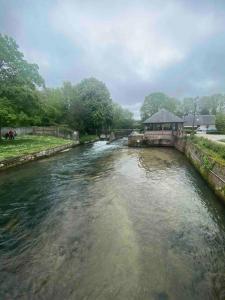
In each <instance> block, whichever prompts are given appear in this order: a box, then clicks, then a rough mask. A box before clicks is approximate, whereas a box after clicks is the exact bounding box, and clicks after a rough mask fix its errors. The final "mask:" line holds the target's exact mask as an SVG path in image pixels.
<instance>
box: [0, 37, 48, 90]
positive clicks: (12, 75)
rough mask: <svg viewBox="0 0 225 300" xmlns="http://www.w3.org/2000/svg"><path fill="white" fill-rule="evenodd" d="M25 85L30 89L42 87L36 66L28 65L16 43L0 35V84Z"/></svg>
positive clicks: (42, 82)
mask: <svg viewBox="0 0 225 300" xmlns="http://www.w3.org/2000/svg"><path fill="white" fill-rule="evenodd" d="M6 83H7V84H10V85H15V84H16V85H18V84H19V85H26V86H28V87H30V88H34V87H35V86H43V85H44V80H43V79H42V77H41V76H40V75H39V73H38V65H36V64H30V63H28V62H27V61H26V60H25V59H24V56H23V54H22V53H21V52H20V51H19V50H18V45H17V44H16V42H15V41H14V40H13V39H12V38H11V37H8V36H7V35H5V36H3V35H2V34H0V84H6Z"/></svg>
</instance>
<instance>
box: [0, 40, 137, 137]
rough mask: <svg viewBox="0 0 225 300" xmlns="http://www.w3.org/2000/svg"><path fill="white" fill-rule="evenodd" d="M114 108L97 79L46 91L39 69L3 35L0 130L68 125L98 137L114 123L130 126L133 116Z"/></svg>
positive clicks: (0, 41)
mask: <svg viewBox="0 0 225 300" xmlns="http://www.w3.org/2000/svg"><path fill="white" fill-rule="evenodd" d="M37 87H42V89H37ZM115 106H116V105H114V104H113V102H112V99H111V96H110V93H109V91H108V89H107V87H106V86H105V84H104V83H103V82H101V81H99V80H97V79H95V78H88V79H84V80H82V81H81V82H80V83H78V84H77V85H72V84H71V83H70V82H64V83H63V85H62V87H59V88H45V87H44V80H43V79H42V78H41V76H40V75H39V73H38V66H37V65H36V64H31V63H28V62H27V61H26V60H25V59H24V55H23V54H22V53H21V52H20V51H19V48H18V45H17V44H16V42H15V41H14V40H13V39H12V38H11V37H8V36H3V35H1V34H0V127H1V126H27V125H29V126H30V125H44V126H49V125H59V124H65V125H69V126H71V127H72V128H74V129H76V130H79V131H80V132H81V133H85V132H87V133H98V134H99V133H100V132H101V131H108V130H110V128H111V127H112V126H114V125H113V124H115V126H119V125H121V126H123V127H126V126H130V124H131V123H132V116H131V113H130V112H128V111H127V110H123V109H122V108H120V109H118V110H114V107H115ZM118 107H119V106H118ZM114 113H115V115H114ZM123 117H124V118H125V119H124V120H122V118H123Z"/></svg>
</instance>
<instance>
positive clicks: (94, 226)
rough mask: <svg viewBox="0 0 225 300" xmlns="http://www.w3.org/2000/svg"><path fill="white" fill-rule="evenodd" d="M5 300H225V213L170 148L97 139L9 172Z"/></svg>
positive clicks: (2, 254) (1, 227)
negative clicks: (134, 146)
mask: <svg viewBox="0 0 225 300" xmlns="http://www.w3.org/2000/svg"><path fill="white" fill-rule="evenodd" d="M0 299H54V300H57V299H60V300H61V299H75V300H81V299H82V300H89V299H91V300H95V299H98V300H110V299H113V300H117V299H124V300H136V299H140V300H145V299H146V300H151V299H153V300H168V299H171V300H176V299H179V300H181V299H182V300H185V299H191V300H195V299H204V300H206V299H225V208H224V206H223V205H222V203H221V202H220V201H219V200H218V198H217V197H216V196H215V195H214V194H213V192H212V191H211V190H210V189H209V187H208V186H207V184H206V183H205V182H204V181H203V179H202V178H201V177H200V175H199V174H198V173H197V172H196V170H195V169H194V168H193V167H192V166H191V164H190V163H189V162H188V161H187V159H186V158H185V156H184V155H183V154H181V153H179V152H178V151H177V150H175V149H172V148H142V149H140V148H137V149H134V148H127V147H126V146H125V145H124V144H123V141H118V142H115V143H112V144H111V145H107V144H106V142H96V143H94V144H93V145H86V146H80V147H77V148H74V149H71V150H70V151H68V152H65V153H63V154H60V155H57V156H55V157H51V158H48V159H45V160H40V161H37V162H32V163H29V164H27V165H24V166H20V167H18V168H16V169H12V170H8V171H6V172H4V173H2V174H1V175H0Z"/></svg>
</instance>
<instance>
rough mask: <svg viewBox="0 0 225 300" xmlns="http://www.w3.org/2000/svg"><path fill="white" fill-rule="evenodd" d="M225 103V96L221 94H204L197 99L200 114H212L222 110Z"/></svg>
mask: <svg viewBox="0 0 225 300" xmlns="http://www.w3.org/2000/svg"><path fill="white" fill-rule="evenodd" d="M224 105H225V96H224V95H221V94H214V95H211V96H204V97H201V98H200V99H199V112H200V114H202V115H203V114H205V115H207V114H212V115H216V114H217V113H220V112H222V109H223V108H224Z"/></svg>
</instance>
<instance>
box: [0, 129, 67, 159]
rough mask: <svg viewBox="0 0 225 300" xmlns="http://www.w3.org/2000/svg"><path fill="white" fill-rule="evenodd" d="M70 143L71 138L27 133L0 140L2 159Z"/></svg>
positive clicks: (0, 157)
mask: <svg viewBox="0 0 225 300" xmlns="http://www.w3.org/2000/svg"><path fill="white" fill-rule="evenodd" d="M70 143H71V141H70V140H65V139H62V138H58V137H53V136H35V135H26V136H21V137H17V138H16V139H15V140H12V141H9V140H4V139H3V140H1V141H0V161H2V160H4V159H9V158H14V157H18V156H23V155H27V154H32V153H35V152H39V151H42V150H47V149H50V148H54V147H57V146H62V145H67V144H70Z"/></svg>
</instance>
